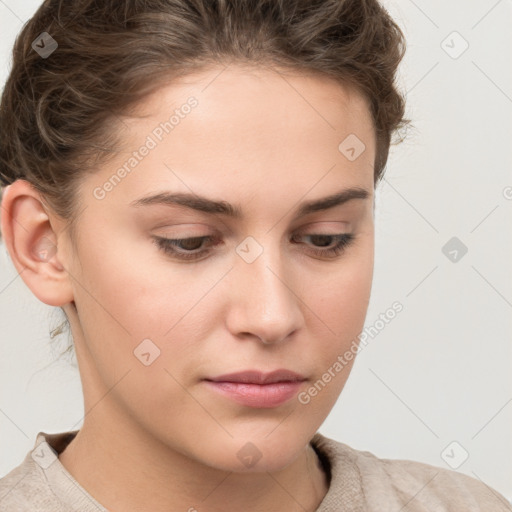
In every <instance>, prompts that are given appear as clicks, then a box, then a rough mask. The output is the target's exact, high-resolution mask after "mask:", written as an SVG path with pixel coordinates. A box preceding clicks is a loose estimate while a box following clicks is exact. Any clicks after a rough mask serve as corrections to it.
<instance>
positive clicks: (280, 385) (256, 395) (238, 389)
mask: <svg viewBox="0 0 512 512" xmlns="http://www.w3.org/2000/svg"><path fill="white" fill-rule="evenodd" d="M204 382H206V384H207V385H208V386H209V387H210V388H212V389H214V390H215V391H217V392H219V393H221V394H223V395H224V396H227V397H228V398H231V399H232V400H234V401H235V402H238V403H239V404H242V405H247V406H248V407H258V408H264V407H277V406H278V405H281V404H284V403H285V402H287V401H288V400H290V399H291V398H292V397H293V396H295V395H296V394H297V392H298V390H299V388H300V386H301V385H302V382H303V381H294V382H275V383H273V384H247V383H242V382H213V381H211V380H205V381H204Z"/></svg>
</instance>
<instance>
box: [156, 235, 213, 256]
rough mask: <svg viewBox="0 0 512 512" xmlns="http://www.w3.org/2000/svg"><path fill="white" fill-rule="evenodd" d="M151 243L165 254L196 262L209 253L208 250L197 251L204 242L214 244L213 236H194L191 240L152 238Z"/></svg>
mask: <svg viewBox="0 0 512 512" xmlns="http://www.w3.org/2000/svg"><path fill="white" fill-rule="evenodd" d="M153 241H154V242H155V243H156V244H157V246H158V248H159V249H161V250H162V251H164V252H165V253H166V254H169V255H171V256H174V257H176V258H178V259H182V260H196V259H199V258H201V256H203V255H204V254H206V253H208V252H209V249H202V250H199V251H198V249H200V248H201V247H202V245H203V243H204V242H205V241H208V242H215V241H216V238H215V237H213V236H195V237H191V238H165V237H161V236H155V237H153Z"/></svg>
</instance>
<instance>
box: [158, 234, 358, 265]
mask: <svg viewBox="0 0 512 512" xmlns="http://www.w3.org/2000/svg"><path fill="white" fill-rule="evenodd" d="M299 237H327V238H333V239H335V240H338V242H337V243H336V245H334V247H330V248H329V249H317V248H310V249H309V252H311V253H312V254H313V255H314V256H319V257H327V258H336V257H337V256H339V255H341V254H342V253H343V252H344V251H345V249H346V248H347V247H348V246H349V245H350V244H351V243H352V242H353V240H354V239H355V235H354V234H353V233H338V234H324V233H310V234H307V235H299ZM292 238H293V239H295V238H296V235H293V237H292ZM196 240H197V241H200V240H205V241H213V240H215V238H214V237H212V236H196V237H190V238H165V237H161V236H154V237H153V241H154V242H155V244H156V245H157V247H158V248H159V249H160V250H162V251H164V252H165V253H166V254H169V255H171V256H173V257H176V258H178V259H180V260H189V261H190V260H198V259H200V258H201V257H202V256H203V255H206V254H208V253H209V252H210V249H203V250H202V251H199V252H190V251H188V252H181V251H178V250H176V249H175V247H176V246H178V245H179V244H182V243H183V242H187V241H196ZM215 245H216V244H215Z"/></svg>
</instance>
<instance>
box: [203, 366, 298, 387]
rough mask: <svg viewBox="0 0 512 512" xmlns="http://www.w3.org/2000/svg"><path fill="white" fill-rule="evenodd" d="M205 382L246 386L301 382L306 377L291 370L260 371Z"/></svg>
mask: <svg viewBox="0 0 512 512" xmlns="http://www.w3.org/2000/svg"><path fill="white" fill-rule="evenodd" d="M204 380H207V381H211V382H239V383H244V384H274V383H277V382H301V381H304V380H306V377H304V376H303V375H300V374H299V373H296V372H293V371H291V370H286V369H279V370H274V371H272V372H268V373H264V372H261V371H259V370H244V371H241V372H234V373H226V374H224V375H219V376H218V377H209V378H206V379H204Z"/></svg>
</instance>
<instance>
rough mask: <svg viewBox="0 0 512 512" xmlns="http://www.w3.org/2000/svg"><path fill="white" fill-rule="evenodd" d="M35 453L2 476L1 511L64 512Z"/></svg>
mask: <svg viewBox="0 0 512 512" xmlns="http://www.w3.org/2000/svg"><path fill="white" fill-rule="evenodd" d="M33 453H34V450H31V451H30V452H29V453H27V455H26V457H25V459H24V460H23V462H22V463H21V464H20V465H19V466H17V467H15V468H14V469H12V470H11V471H10V472H9V473H7V475H5V476H4V477H3V478H0V512H14V511H16V512H47V511H48V510H52V512H64V509H63V508H62V506H61V504H60V502H59V500H58V499H57V498H56V496H55V495H54V494H53V492H52V490H51V488H50V486H49V484H48V481H47V479H46V476H45V472H44V471H43V468H42V467H41V466H40V465H39V464H37V463H36V462H35V460H34V459H33V457H32V455H33Z"/></svg>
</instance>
